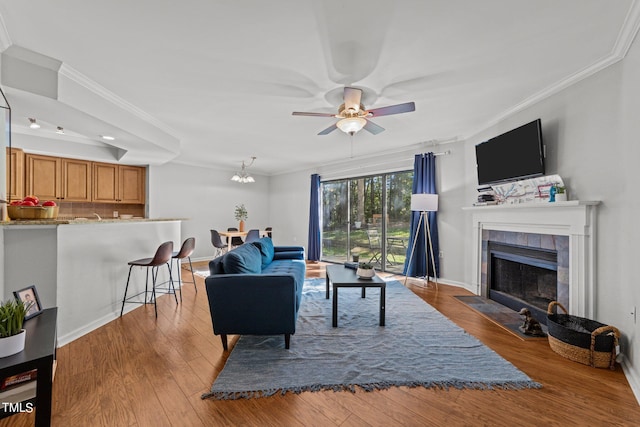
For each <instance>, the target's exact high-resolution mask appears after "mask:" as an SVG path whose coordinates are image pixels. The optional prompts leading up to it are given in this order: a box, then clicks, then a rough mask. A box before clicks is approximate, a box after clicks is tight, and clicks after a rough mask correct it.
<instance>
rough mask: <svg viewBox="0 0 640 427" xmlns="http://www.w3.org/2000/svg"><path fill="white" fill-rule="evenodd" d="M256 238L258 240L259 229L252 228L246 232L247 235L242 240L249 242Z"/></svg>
mask: <svg viewBox="0 0 640 427" xmlns="http://www.w3.org/2000/svg"><path fill="white" fill-rule="evenodd" d="M256 240H260V230H258V229H257V228H253V229H251V230H249V232H247V237H245V238H244V242H245V243H250V242H255V241H256Z"/></svg>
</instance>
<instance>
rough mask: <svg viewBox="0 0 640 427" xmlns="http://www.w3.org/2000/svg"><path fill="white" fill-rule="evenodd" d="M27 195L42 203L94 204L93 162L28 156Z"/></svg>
mask: <svg viewBox="0 0 640 427" xmlns="http://www.w3.org/2000/svg"><path fill="white" fill-rule="evenodd" d="M25 164H26V193H27V194H28V195H34V196H37V197H38V198H39V199H40V200H57V201H65V202H90V201H91V162H89V161H86V160H75V159H65V158H60V157H52V156H41V155H38V154H25Z"/></svg>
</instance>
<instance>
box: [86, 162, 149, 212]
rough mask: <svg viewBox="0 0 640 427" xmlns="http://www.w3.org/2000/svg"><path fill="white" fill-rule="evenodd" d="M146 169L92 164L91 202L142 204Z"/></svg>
mask: <svg viewBox="0 0 640 427" xmlns="http://www.w3.org/2000/svg"><path fill="white" fill-rule="evenodd" d="M145 175H146V168H144V167H140V166H125V165H115V164H111V163H97V162H94V163H93V201H94V202H104V203H129V204H144V202H145Z"/></svg>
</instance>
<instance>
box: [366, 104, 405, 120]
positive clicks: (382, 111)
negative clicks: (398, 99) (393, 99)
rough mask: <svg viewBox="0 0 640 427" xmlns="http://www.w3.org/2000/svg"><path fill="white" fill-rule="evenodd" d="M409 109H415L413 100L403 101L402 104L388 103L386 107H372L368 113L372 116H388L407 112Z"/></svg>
mask: <svg viewBox="0 0 640 427" xmlns="http://www.w3.org/2000/svg"><path fill="white" fill-rule="evenodd" d="M411 111H416V104H415V102H405V103H404V104H397V105H389V106H388V107H380V108H374V109H373V110H369V111H368V113H370V114H371V115H372V116H373V117H378V116H389V115H391V114H400V113H409V112H411Z"/></svg>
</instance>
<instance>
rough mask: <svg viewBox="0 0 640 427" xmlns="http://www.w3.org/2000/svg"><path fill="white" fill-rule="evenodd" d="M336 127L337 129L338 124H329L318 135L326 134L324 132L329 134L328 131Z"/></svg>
mask: <svg viewBox="0 0 640 427" xmlns="http://www.w3.org/2000/svg"><path fill="white" fill-rule="evenodd" d="M336 129H338V126H336V125H335V124H333V125H331V126H329V127H328V128H326V129H325V130H323V131H322V132H320V133H319V134H318V135H326V134H329V133H331V132H333V131H334V130H336Z"/></svg>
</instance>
